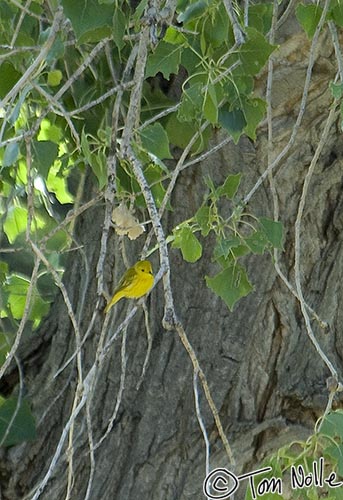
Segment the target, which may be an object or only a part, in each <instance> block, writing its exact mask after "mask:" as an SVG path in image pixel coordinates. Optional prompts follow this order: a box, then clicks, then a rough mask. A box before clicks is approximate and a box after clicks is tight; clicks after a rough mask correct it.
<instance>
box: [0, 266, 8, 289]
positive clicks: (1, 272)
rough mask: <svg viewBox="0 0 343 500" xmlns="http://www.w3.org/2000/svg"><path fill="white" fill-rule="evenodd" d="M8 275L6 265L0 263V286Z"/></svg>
mask: <svg viewBox="0 0 343 500" xmlns="http://www.w3.org/2000/svg"><path fill="white" fill-rule="evenodd" d="M7 274H8V264H7V262H4V261H0V284H1V285H2V284H3V283H4V281H5V280H6V277H7Z"/></svg>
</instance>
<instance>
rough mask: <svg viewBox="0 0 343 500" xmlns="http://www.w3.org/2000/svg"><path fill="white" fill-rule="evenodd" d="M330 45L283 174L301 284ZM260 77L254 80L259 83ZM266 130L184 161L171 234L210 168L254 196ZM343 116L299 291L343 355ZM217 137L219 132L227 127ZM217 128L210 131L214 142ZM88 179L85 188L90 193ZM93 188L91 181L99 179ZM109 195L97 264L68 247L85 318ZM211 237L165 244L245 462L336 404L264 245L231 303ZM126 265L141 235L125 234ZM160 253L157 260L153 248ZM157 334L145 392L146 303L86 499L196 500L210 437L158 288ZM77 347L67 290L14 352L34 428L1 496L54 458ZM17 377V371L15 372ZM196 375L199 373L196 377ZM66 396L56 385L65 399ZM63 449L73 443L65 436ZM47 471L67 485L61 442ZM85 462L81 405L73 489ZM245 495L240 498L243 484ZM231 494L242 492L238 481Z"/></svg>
mask: <svg viewBox="0 0 343 500" xmlns="http://www.w3.org/2000/svg"><path fill="white" fill-rule="evenodd" d="M293 29H294V28H292V26H291V27H290V28H289V30H290V32H289V33H287V36H286V35H285V40H283V41H282V44H281V49H280V53H279V55H278V57H277V61H276V67H275V76H274V83H273V114H274V124H275V128H274V151H273V154H275V156H276V154H277V153H278V152H280V151H281V150H282V148H283V147H284V146H285V145H286V143H287V141H288V138H289V136H290V132H291V129H292V127H293V125H294V122H295V119H296V116H297V113H298V109H299V103H300V99H301V94H302V86H303V82H304V78H305V73H306V67H307V56H308V50H309V42H308V40H307V39H306V37H305V35H303V34H300V33H297V32H296V33H294V32H293ZM332 55H333V49H332V45H331V41H330V39H329V36H328V34H323V35H322V38H321V43H320V48H319V50H318V52H317V54H316V63H315V66H314V71H313V80H312V84H311V87H310V93H309V99H308V105H307V110H306V114H305V117H304V121H303V123H302V126H301V128H300V131H299V134H298V136H297V139H296V143H295V145H294V147H293V148H292V149H291V151H290V153H289V154H288V156H287V158H286V159H285V160H284V161H283V162H282V164H281V165H280V167H279V168H278V169H277V172H276V173H275V184H276V189H277V197H278V201H279V206H280V219H281V221H282V222H283V223H284V225H285V234H286V238H285V251H284V252H283V253H282V255H281V259H280V260H281V267H282V269H283V270H284V272H285V274H286V275H287V276H288V278H289V280H290V281H291V282H293V265H294V221H295V217H296V212H297V209H298V204H299V199H300V194H301V189H302V185H303V181H304V177H305V175H306V172H307V169H308V165H309V163H310V161H311V159H312V157H313V152H314V149H315V148H316V145H317V143H318V140H319V137H320V134H321V132H322V129H323V125H324V122H325V120H326V117H327V115H328V112H329V106H330V102H331V96H330V92H329V90H328V83H329V81H330V80H332V79H333V77H334V74H335V71H336V69H335V63H334V59H333V58H331V59H330V57H331V56H332ZM265 77H266V75H265V74H263V75H261V76H260V82H259V85H260V91H261V93H263V92H264V90H265ZM266 133H267V131H266V127H264V128H263V127H262V128H261V129H260V130H259V133H258V138H257V140H256V142H255V143H252V142H251V141H249V140H247V139H242V140H241V141H240V143H239V144H238V146H235V145H233V144H230V145H229V146H227V147H225V148H224V149H222V150H221V151H220V152H219V153H217V154H215V155H214V156H212V157H211V158H210V160H208V161H207V162H205V163H204V164H202V165H201V166H196V167H194V168H193V169H192V170H191V171H189V170H186V171H184V172H183V173H182V175H181V176H180V178H179V181H178V183H177V186H176V189H175V192H174V194H173V198H172V200H171V203H172V206H173V207H174V211H173V212H170V213H169V214H168V216H167V218H166V219H165V220H164V227H165V230H166V232H168V231H170V230H171V229H172V228H173V227H174V226H175V225H176V224H177V223H178V221H180V220H184V219H185V218H187V216H191V215H192V214H194V211H195V210H196V209H197V207H198V206H199V204H200V203H201V200H202V196H203V193H204V191H205V186H204V182H203V175H204V173H210V174H211V176H212V177H213V178H214V179H215V181H218V182H220V181H223V180H224V179H225V177H226V176H227V175H228V173H233V172H236V171H242V172H243V174H244V182H243V186H242V193H243V194H245V193H246V192H247V191H248V190H249V189H250V188H251V187H252V186H253V185H254V184H255V182H256V180H257V178H258V177H259V175H260V174H261V173H262V172H263V171H264V169H265V167H266V165H267V136H266ZM339 134H340V131H339V126H338V122H337V123H335V125H334V126H333V127H332V129H331V132H330V136H329V138H328V141H327V144H326V145H325V150H324V152H323V155H322V156H321V158H320V160H319V163H318V165H317V168H316V170H315V174H314V177H313V179H312V183H311V185H310V192H309V196H308V198H307V201H306V213H305V216H304V218H303V226H302V237H301V240H302V261H301V268H302V284H303V289H304V294H305V298H306V301H307V302H308V303H309V304H310V305H311V306H312V307H313V308H314V309H315V310H316V311H317V313H318V314H319V315H320V316H321V317H322V318H323V319H325V320H327V321H328V322H329V324H330V330H329V332H328V333H327V334H325V332H324V331H323V330H321V329H320V328H319V326H318V325H317V324H316V323H315V322H314V323H313V325H314V331H315V334H316V336H317V338H318V340H319V342H320V344H321V345H322V347H323V349H324V351H325V352H326V353H327V355H328V356H329V357H330V359H331V361H332V362H333V363H334V364H335V366H336V367H337V369H338V371H339V370H340V369H341V368H342V348H343V346H342V335H341V334H340V328H339V327H340V325H341V323H342V317H341V316H342V312H341V308H340V307H339V298H340V296H341V293H342V291H341V286H342V285H341V283H342V273H343V252H342V238H341V233H342V222H341V216H340V214H341V207H342V202H343V198H342V181H341V171H342V160H341V158H342V152H343V151H342V150H343V145H342V143H341V141H340V140H339ZM218 135H219V134H218ZM218 140H219V137H217V136H216V134H215V135H214V137H213V142H216V141H218ZM92 191H93V188H92V185H91V182H90V181H89V182H88V186H87V189H86V192H87V198H90V197H91V196H92V194H94V193H93V192H92ZM94 191H95V188H94ZM249 210H251V212H252V213H255V214H258V215H265V216H272V211H273V204H272V199H271V191H270V186H269V183H268V180H267V181H266V182H265V183H264V184H263V186H262V187H261V188H260V189H259V190H258V191H257V193H256V195H255V196H254V197H253V199H252V200H251V202H250V204H249ZM103 215H104V212H103V208H102V207H98V208H96V209H92V210H90V211H88V212H87V213H86V214H85V215H84V216H81V217H80V218H79V221H78V224H77V227H76V239H77V241H78V242H79V243H80V244H81V245H82V246H83V249H84V252H85V255H86V258H87V262H88V267H89V273H90V274H89V278H90V279H89V282H88V283H87V282H86V281H85V280H86V276H87V274H86V272H85V265H84V262H83V260H82V258H81V256H80V253H79V252H75V253H72V254H71V255H70V258H69V261H68V265H67V270H66V272H65V277H64V282H65V284H66V286H67V289H68V292H69V295H70V298H71V301H72V304H73V305H74V307H75V308H76V305H77V304H78V301H79V300H80V293H81V290H82V288H83V287H84V286H86V287H87V295H86V304H85V312H84V316H83V318H82V321H81V331H82V332H84V329H85V327H87V325H88V324H89V321H90V318H91V316H92V314H93V310H94V304H95V301H96V285H95V283H96V278H95V270H96V265H97V260H98V252H99V242H100V236H101V231H102V223H103ZM212 244H213V241H211V239H209V240H208V241H207V242H206V243H205V251H204V255H203V257H202V259H201V260H200V261H199V262H197V263H196V264H187V263H185V262H184V261H183V260H182V258H181V256H180V253H179V251H178V250H171V251H170V256H171V265H172V269H171V271H172V284H173V290H174V293H175V304H176V310H177V313H178V315H179V317H180V319H181V321H182V323H183V325H184V327H185V330H186V332H187V335H188V337H189V340H190V342H191V343H192V345H193V347H194V349H195V352H196V354H197V356H198V359H199V362H200V365H201V367H202V368H203V370H204V372H205V375H206V377H207V379H208V382H209V385H210V389H211V391H212V394H213V397H214V400H215V403H216V405H217V407H218V409H219V410H220V417H221V419H222V422H223V425H224V427H225V431H226V433H227V435H228V438H229V441H230V443H231V444H232V446H233V450H234V453H235V456H236V459H237V462H238V464H237V471H240V470H242V469H243V468H245V469H246V470H249V469H250V468H252V467H254V466H255V465H256V463H257V462H258V461H259V460H260V459H261V458H262V457H264V456H265V455H266V454H267V453H268V452H270V451H272V450H275V449H277V448H278V447H279V446H281V445H282V444H284V443H287V442H290V441H291V440H292V439H294V438H303V437H304V436H307V435H308V434H309V433H310V432H311V431H312V429H313V424H314V422H315V420H316V418H317V417H318V416H319V415H321V414H322V413H323V411H324V408H325V405H326V401H327V390H326V379H327V377H328V376H329V371H328V370H327V368H326V367H325V366H324V364H323V362H322V361H321V359H320V358H319V356H318V354H317V353H316V352H315V350H314V348H313V346H312V344H311V342H310V341H309V339H308V336H307V334H306V330H305V327H304V322H303V319H302V315H301V311H300V308H299V305H298V302H297V300H296V299H295V298H294V297H293V296H292V295H291V294H290V292H289V290H288V289H287V288H286V287H285V285H284V284H283V283H282V282H281V280H280V279H279V278H278V277H277V275H276V272H275V269H274V265H273V262H272V258H271V256H270V255H264V256H263V257H261V256H254V257H249V258H248V259H247V261H246V264H247V266H248V270H249V276H250V279H251V281H252V282H253V283H254V286H255V291H254V292H253V293H251V294H250V295H249V296H248V297H246V298H244V299H242V300H241V301H240V302H239V304H238V306H237V307H236V308H235V310H234V312H233V313H231V312H229V310H228V309H227V308H226V306H225V304H224V303H223V302H222V301H221V300H220V299H219V298H218V297H216V296H215V295H214V294H212V292H211V291H210V290H209V289H208V288H206V286H205V282H204V276H205V275H206V274H207V275H211V274H212V275H213V273H214V272H215V266H214V265H213V264H212V263H211V260H210V256H211V245H212ZM127 251H128V256H129V259H130V260H131V262H133V261H134V260H135V255H136V254H137V251H138V246H137V245H135V244H131V243H130V246H129V245H127ZM152 262H153V265H154V267H155V269H157V267H158V262H157V258H156V257H155V256H153V257H152ZM123 268H124V267H123V263H122V260H121V256H120V249H119V244H118V239H117V237H116V236H115V235H114V234H111V239H110V242H109V255H108V257H107V261H106V268H105V269H104V274H105V278H106V282H107V284H108V287H109V288H110V289H111V287H112V278H113V276H116V277H117V276H118V275H119V274H120V273H121V271H122V270H123ZM126 307H127V304H126V303H125V302H124V301H121V302H120V303H119V304H118V306H116V313H115V315H114V316H115V320H114V323H112V327H111V328H112V331H113V328H114V324H118V322H119V319H120V318H123V314H124V311H125V310H126ZM148 309H149V314H150V315H149V321H150V325H151V330H152V335H153V345H152V352H151V357H150V361H149V365H148V368H147V372H146V375H145V378H144V381H143V383H142V385H141V387H140V389H139V390H138V391H137V390H136V385H137V382H138V381H139V378H140V375H141V371H142V366H143V362H144V358H145V354H146V350H147V338H146V334H145V328H144V316H143V313H142V310H139V311H138V312H137V314H136V316H135V317H134V319H133V320H132V321H131V322H130V324H129V328H128V332H127V340H126V356H127V366H126V372H125V387H124V392H123V395H122V400H121V404H120V408H119V412H118V416H117V418H116V420H115V422H114V426H113V429H112V431H111V432H110V434H109V435H108V437H107V439H106V441H105V442H104V443H103V444H102V445H101V446H100V447H99V449H98V450H97V451H96V452H95V461H96V466H95V476H94V480H93V487H92V492H91V496H90V498H94V499H95V498H97V499H102V500H106V499H113V498H116V499H120V500H134V499H138V498H139V499H140V500H145V499H149V500H160V499H162V498H163V499H165V500H173V499H175V500H186V499H190V500H198V499H199V498H202V481H203V480H204V477H205V447H204V440H203V437H202V434H201V431H200V428H199V424H198V422H197V419H196V413H195V405H194V394H193V370H192V365H191V362H190V360H189V358H188V356H187V353H186V352H185V350H184V348H183V346H182V344H181V342H180V340H179V338H178V336H177V334H176V333H175V332H166V331H164V330H163V328H162V326H161V319H162V315H163V296H162V287H161V285H160V284H159V285H158V286H157V287H156V288H155V289H154V290H153V292H152V294H151V296H150V298H149V299H148ZM102 321H103V316H102V314H101V312H99V315H98V317H97V320H96V322H95V324H94V327H93V329H92V333H91V335H90V338H89V340H88V341H87V343H86V345H85V348H84V351H83V366H84V371H85V373H87V369H88V368H89V367H90V366H91V363H92V361H93V359H94V355H95V350H96V345H97V340H98V336H99V331H100V324H101V322H102ZM122 339H123V336H122V335H119V336H118V339H117V341H116V342H115V343H114V344H113V346H112V349H111V353H110V355H109V357H108V358H107V359H106V361H105V363H104V365H103V367H102V370H101V375H100V377H99V379H98V382H97V386H96V391H95V397H94V398H93V400H92V402H91V405H90V409H91V419H92V429H93V434H94V440H95V441H97V440H98V439H99V438H100V437H101V436H102V434H103V433H104V432H105V430H106V427H107V423H108V420H109V418H110V416H111V414H112V412H113V410H114V407H115V404H116V398H117V394H118V390H119V386H120V377H121V372H122V368H121V363H122V360H121V348H122V345H121V344H122ZM74 350H75V338H74V333H73V330H72V328H71V323H70V320H69V318H68V315H67V311H66V307H65V304H64V301H63V298H62V297H61V296H60V295H59V296H57V297H56V301H55V303H54V305H53V307H52V309H51V312H50V314H49V317H48V318H47V319H46V321H45V322H44V324H43V325H42V327H41V328H40V330H39V332H37V334H36V339H35V340H34V341H33V342H31V341H30V343H29V344H23V346H22V347H21V351H20V353H19V354H20V358H21V361H22V363H23V367H24V370H25V377H26V380H27V391H28V395H29V397H30V400H31V401H32V402H33V412H34V414H35V416H36V419H37V423H38V439H37V440H36V441H35V442H33V443H24V444H22V445H20V446H17V447H13V448H11V449H9V450H7V451H4V450H3V451H2V458H1V471H2V476H1V487H2V498H4V499H11V500H14V499H16V498H22V497H23V496H24V495H27V494H28V492H29V491H30V489H31V488H32V487H33V486H34V485H35V484H36V483H37V482H39V481H40V480H41V479H42V477H43V475H44V474H45V473H46V471H47V468H48V467H49V464H50V461H51V458H52V456H53V454H54V452H55V449H56V446H57V442H58V439H59V438H60V435H61V432H62V429H63V427H64V425H65V423H66V421H67V419H68V416H69V415H70V412H71V405H72V402H73V394H74V391H75V387H76V383H77V378H76V370H75V365H74V364H71V365H69V366H68V367H67V368H66V369H65V370H64V371H63V372H62V373H61V374H60V375H59V377H57V378H56V379H54V378H53V377H54V374H55V373H56V371H57V369H58V368H59V367H60V366H61V365H62V364H63V363H64V362H65V360H66V359H67V358H68V357H69V356H70V355H71V354H72V352H73V351H74ZM10 376H11V375H9V376H8V380H12V382H11V384H10V385H13V380H15V370H13V375H12V376H13V379H10ZM199 387H200V383H199ZM200 393H201V397H200V405H201V411H202V415H203V418H204V422H205V424H206V428H207V431H208V435H209V437H210V440H211V452H212V453H211V468H214V467H216V466H220V467H228V466H229V465H228V461H227V457H226V455H225V452H224V449H223V446H222V444H221V442H220V440H219V438H218V433H217V430H216V428H215V426H214V423H213V418H212V415H211V413H210V411H209V408H208V405H207V402H206V400H205V398H204V396H203V393H202V391H200ZM57 396H59V397H57ZM65 446H66V444H65ZM62 457H63V459H62V460H60V462H59V465H58V467H57V468H56V470H55V473H54V475H53V478H52V480H51V481H49V483H48V485H47V486H46V488H45V489H44V491H43V493H42V495H41V498H43V499H52V498H53V499H54V500H59V499H63V498H65V494H66V477H67V473H66V468H67V462H66V456H65V454H62ZM89 471H90V461H89V453H88V441H87V432H86V420H85V412H84V411H82V412H81V413H80V415H79V417H78V418H77V420H76V426H75V429H74V474H75V476H74V487H73V491H72V498H73V499H74V500H79V499H83V498H84V496H85V492H86V488H87V482H88V476H89ZM239 495H240V496H239ZM239 495H238V496H237V498H241V497H242V495H243V491H242V490H240V492H239Z"/></svg>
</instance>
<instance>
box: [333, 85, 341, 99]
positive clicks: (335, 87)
mask: <svg viewBox="0 0 343 500" xmlns="http://www.w3.org/2000/svg"><path fill="white" fill-rule="evenodd" d="M330 90H331V94H332V97H333V98H334V99H340V98H341V97H342V95H343V83H333V82H330Z"/></svg>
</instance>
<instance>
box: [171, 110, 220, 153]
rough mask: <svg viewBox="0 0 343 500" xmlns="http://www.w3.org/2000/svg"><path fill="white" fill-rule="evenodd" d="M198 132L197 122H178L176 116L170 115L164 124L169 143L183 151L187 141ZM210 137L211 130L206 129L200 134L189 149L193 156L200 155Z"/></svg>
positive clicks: (174, 114)
mask: <svg viewBox="0 0 343 500" xmlns="http://www.w3.org/2000/svg"><path fill="white" fill-rule="evenodd" d="M198 131H199V126H198V122H196V121H193V122H183V121H180V120H178V117H177V114H176V113H172V114H171V116H170V117H169V119H168V121H167V124H166V132H167V134H168V137H169V141H170V143H171V144H174V146H178V147H179V148H182V149H184V148H185V147H186V146H187V145H188V143H189V141H190V140H191V139H192V137H193V136H194V134H195V133H196V132H198ZM210 136H211V129H210V127H207V129H206V130H205V131H204V132H202V133H201V134H200V137H199V139H197V140H196V141H195V143H194V144H193V146H192V148H191V152H192V153H193V154H195V153H197V154H199V153H201V152H202V151H203V150H204V149H205V148H206V146H207V144H208V142H209V140H210Z"/></svg>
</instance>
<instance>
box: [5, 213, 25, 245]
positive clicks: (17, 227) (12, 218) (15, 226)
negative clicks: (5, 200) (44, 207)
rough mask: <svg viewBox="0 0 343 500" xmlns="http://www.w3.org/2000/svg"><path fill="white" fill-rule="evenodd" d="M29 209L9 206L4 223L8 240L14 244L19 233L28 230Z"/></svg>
mask: <svg viewBox="0 0 343 500" xmlns="http://www.w3.org/2000/svg"><path fill="white" fill-rule="evenodd" d="M26 226H27V210H26V208H24V207H18V206H12V207H10V208H9V210H8V213H7V217H6V220H5V223H4V231H5V233H6V235H7V238H8V241H9V242H10V243H11V244H12V243H14V241H15V240H16V238H17V237H18V235H19V234H21V233H23V232H24V231H25V230H26Z"/></svg>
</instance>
